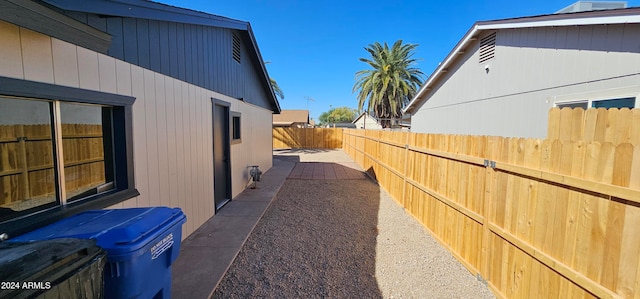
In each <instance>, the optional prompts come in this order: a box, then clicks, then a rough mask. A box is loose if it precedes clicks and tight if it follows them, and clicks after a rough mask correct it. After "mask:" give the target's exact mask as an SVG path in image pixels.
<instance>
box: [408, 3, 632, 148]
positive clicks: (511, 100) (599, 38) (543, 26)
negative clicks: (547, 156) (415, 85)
mask: <svg viewBox="0 0 640 299" xmlns="http://www.w3.org/2000/svg"><path fill="white" fill-rule="evenodd" d="M639 97H640V8H627V9H615V10H601V11H589V12H577V13H567V14H552V15H542V16H533V17H523V18H515V19H505V20H497V21H486V22H477V23H475V24H474V25H473V26H472V27H471V29H469V31H468V32H467V33H466V34H465V35H464V37H463V38H462V40H460V42H458V44H457V45H456V46H455V47H454V48H453V50H452V51H451V52H450V53H449V55H448V56H447V57H446V58H445V59H444V61H443V62H442V63H441V64H440V65H439V66H438V68H437V69H436V70H435V71H434V73H433V74H432V75H431V76H430V77H429V79H428V80H427V81H426V82H425V83H424V84H423V86H422V87H421V88H420V90H419V92H418V93H417V95H416V96H415V97H414V98H413V99H412V100H411V102H410V103H409V105H408V106H407V107H406V108H405V109H404V111H403V112H404V114H405V115H407V114H410V117H411V131H413V132H424V133H445V134H473V135H499V136H509V137H535V138H544V137H546V134H547V118H548V111H549V109H550V108H552V107H556V106H557V107H582V108H587V107H640V106H639V104H640V103H639V102H640V100H639Z"/></svg>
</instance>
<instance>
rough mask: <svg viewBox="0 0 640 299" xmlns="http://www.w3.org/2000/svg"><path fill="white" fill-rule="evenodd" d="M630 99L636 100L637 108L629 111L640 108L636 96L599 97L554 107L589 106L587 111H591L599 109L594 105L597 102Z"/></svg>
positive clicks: (568, 102) (557, 103)
mask: <svg viewBox="0 0 640 299" xmlns="http://www.w3.org/2000/svg"><path fill="white" fill-rule="evenodd" d="M628 98H633V99H634V104H635V106H634V107H632V108H629V109H634V108H640V103H638V102H639V101H638V98H639V97H638V96H635V95H630V96H621V97H616V96H613V97H598V98H594V99H581V100H569V101H555V102H554V103H553V106H554V107H558V108H564V107H559V106H562V105H571V104H582V103H584V104H587V109H591V108H597V107H594V106H593V104H594V103H597V102H604V101H612V100H622V99H628ZM623 108H628V107H623Z"/></svg>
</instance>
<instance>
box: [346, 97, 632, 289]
mask: <svg viewBox="0 0 640 299" xmlns="http://www.w3.org/2000/svg"><path fill="white" fill-rule="evenodd" d="M576 110H578V109H576ZM612 115H617V116H616V117H612ZM620 115H626V117H627V118H629V119H631V120H632V121H630V122H627V121H624V122H623V121H617V120H616V118H617V117H620ZM629 115H630V117H629ZM636 115H640V114H638V110H637V109H635V110H628V109H620V110H616V109H609V110H604V109H598V110H596V109H589V110H587V111H578V112H575V110H567V109H563V110H558V109H552V110H551V111H550V113H549V128H550V129H549V138H548V139H545V140H539V139H524V138H503V137H488V136H458V135H435V134H416V133H405V132H387V131H369V130H345V132H344V143H343V144H344V150H345V151H346V152H347V153H348V154H349V155H350V156H351V157H352V158H353V159H354V160H355V161H356V162H357V163H358V164H360V165H361V166H362V167H363V168H364V169H366V170H367V171H368V172H369V173H370V174H371V175H372V176H373V177H374V178H376V180H377V181H378V182H379V184H380V185H381V186H382V187H383V188H385V189H386V190H387V191H388V192H389V193H390V194H391V196H392V197H393V198H394V199H395V200H396V201H397V202H398V203H399V204H400V205H402V206H403V207H404V208H405V209H406V210H407V212H408V213H410V214H411V215H412V216H414V217H415V218H416V219H417V220H418V221H420V222H421V223H422V224H423V225H424V226H425V227H426V228H427V229H428V230H429V231H431V233H432V234H433V235H434V236H435V237H436V239H438V240H439V241H440V242H441V243H442V244H443V245H444V246H445V247H447V248H448V249H449V250H450V251H451V252H452V254H453V255H454V256H456V257H457V258H458V260H460V261H461V262H462V263H463V264H464V265H465V266H466V267H467V268H468V269H469V270H470V271H471V272H472V273H474V274H477V275H479V276H481V277H482V278H483V279H484V280H486V281H487V283H488V286H489V287H490V288H491V289H492V290H493V291H494V293H495V294H496V295H498V296H499V297H505V298H528V297H532V298H533V297H535V298H560V297H563V298H574V297H580V298H582V297H598V298H640V238H639V237H638V236H639V235H640V145H639V144H638V143H637V140H638V138H640V136H637V134H636V133H638V131H637V130H638V128H640V118H636ZM603 120H606V121H603ZM594 122H595V123H594ZM568 124H579V125H576V126H572V127H571V128H572V129H570V130H569V129H567V126H568ZM575 128H580V130H577V129H575ZM620 128H623V129H620ZM570 132H573V133H571V134H569V133H570ZM578 132H579V133H578ZM634 134H636V135H634ZM585 136H586V137H585ZM581 138H582V139H587V140H580V139H581Z"/></svg>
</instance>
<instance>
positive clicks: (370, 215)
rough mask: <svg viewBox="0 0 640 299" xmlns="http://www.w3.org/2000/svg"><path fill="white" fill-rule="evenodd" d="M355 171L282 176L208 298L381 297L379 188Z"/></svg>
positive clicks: (370, 171)
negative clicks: (350, 175)
mask: <svg viewBox="0 0 640 299" xmlns="http://www.w3.org/2000/svg"><path fill="white" fill-rule="evenodd" d="M290 157H291V156H287V158H290ZM318 163H319V162H318ZM320 164H324V163H320ZM326 164H332V163H326ZM368 172H369V174H370V175H371V174H373V176H374V177H375V173H373V169H369V170H368ZM360 173H361V176H360V177H361V178H360V179H342V180H330V179H314V180H300V179H287V180H286V181H285V182H284V184H283V185H282V187H281V188H280V190H279V192H278V193H277V195H276V197H275V199H274V200H273V202H272V203H271V205H270V206H269V208H268V209H267V211H266V212H265V214H264V215H263V217H262V219H261V220H260V222H259V223H258V224H257V225H256V227H255V229H254V230H253V232H252V234H251V236H249V239H248V240H247V242H246V243H245V245H244V247H243V248H242V250H241V251H240V253H239V254H238V256H237V258H236V259H235V261H234V263H233V264H232V265H231V267H230V268H229V271H228V272H227V273H226V275H225V276H224V278H223V280H222V281H221V283H220V284H219V286H218V288H217V289H216V290H215V291H214V294H213V297H214V298H326V297H329V298H382V293H381V291H380V288H379V286H378V282H377V279H376V276H375V271H376V243H377V236H378V210H379V206H380V200H381V199H380V191H379V190H380V189H379V186H378V185H377V184H376V183H375V182H373V181H372V180H370V179H367V178H364V179H363V178H362V177H364V176H363V175H362V174H363V172H360Z"/></svg>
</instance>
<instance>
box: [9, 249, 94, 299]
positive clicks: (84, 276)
mask: <svg viewBox="0 0 640 299" xmlns="http://www.w3.org/2000/svg"><path fill="white" fill-rule="evenodd" d="M105 263H106V252H105V251H104V250H103V249H102V248H100V247H98V246H97V245H96V242H95V241H94V240H82V239H71V238H64V239H53V240H45V241H36V242H26V243H23V242H17V243H8V242H5V243H0V284H1V285H0V298H36V297H38V298H91V299H93V298H103V297H104V296H103V294H104V283H103V275H104V265H105Z"/></svg>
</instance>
